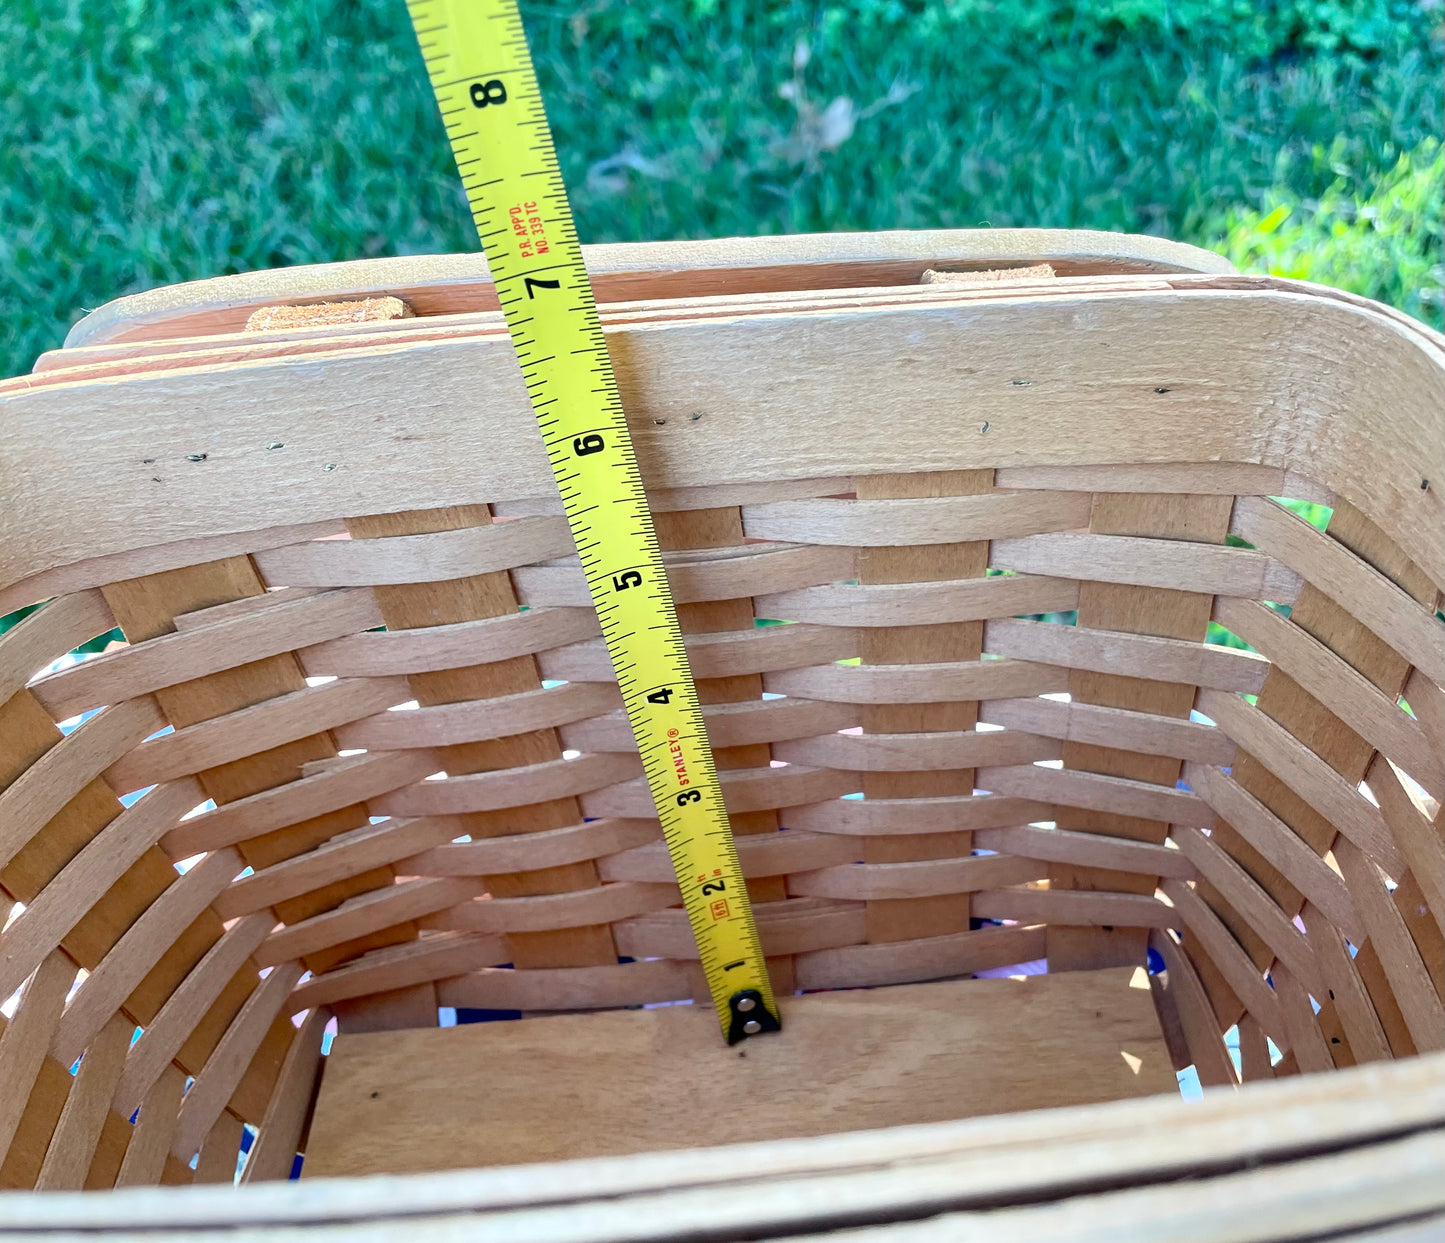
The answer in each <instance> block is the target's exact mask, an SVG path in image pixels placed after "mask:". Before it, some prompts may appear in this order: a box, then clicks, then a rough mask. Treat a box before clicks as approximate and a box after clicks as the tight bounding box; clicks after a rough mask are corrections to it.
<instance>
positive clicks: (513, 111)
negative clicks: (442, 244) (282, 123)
mask: <svg viewBox="0 0 1445 1243" xmlns="http://www.w3.org/2000/svg"><path fill="white" fill-rule="evenodd" d="M407 7H408V8H409V9H410V11H411V19H412V24H413V26H414V27H415V28H416V34H417V40H418V41H419V42H420V44H421V51H422V56H423V58H424V59H425V61H426V66H427V73H428V74H429V75H430V77H431V83H432V89H433V90H434V91H435V92H436V97H437V103H438V104H439V105H440V107H441V113H442V120H443V121H444V122H445V123H446V129H447V135H448V137H449V138H450V139H451V144H452V150H453V152H455V153H456V157H457V168H458V170H459V171H460V172H461V175H462V184H463V186H464V187H465V188H466V192H467V201H468V203H470V204H471V208H472V219H473V220H474V221H475V222H476V226H477V233H478V235H479V236H480V237H481V240H482V247H483V249H484V250H485V251H486V255H487V263H488V265H489V266H490V267H491V270H492V279H493V281H494V282H495V283H496V288H497V297H498V299H499V300H500V302H501V304H502V312H503V314H504V315H505V316H506V320H507V329H508V331H509V332H510V333H511V336H512V343H513V345H514V346H515V348H516V351H517V359H518V361H519V362H520V363H521V365H522V374H523V376H524V377H525V378H526V382H527V391H528V392H529V393H530V394H531V398H532V406H533V408H534V409H535V410H536V412H537V422H538V424H539V425H540V426H541V429H542V439H543V441H544V442H545V443H546V446H547V454H548V456H549V457H550V459H551V462H552V471H553V474H554V475H555V476H556V479H557V488H558V490H559V491H560V492H561V494H562V505H563V508H564V509H565V510H566V512H567V521H568V523H569V524H570V525H571V528H572V537H573V539H574V540H575V541H576V544H577V552H578V555H579V556H580V557H581V559H582V568H583V570H584V571H585V573H586V575H587V585H588V587H589V588H590V590H591V592H592V600H593V603H594V604H595V605H596V608H597V616H598V618H599V619H600V621H601V623H602V634H603V637H604V638H605V640H606V642H607V651H608V653H609V654H610V655H611V657H612V664H613V668H614V669H615V670H616V671H617V682H618V685H619V686H620V687H621V689H622V701H623V704H624V706H625V707H626V709H627V718H628V720H629V721H630V722H631V724H632V732H633V734H634V735H635V736H636V738H637V746H638V749H639V751H640V752H641V754H642V764H643V769H644V771H645V772H646V774H647V784H648V786H649V787H650V788H651V790H652V798H653V802H654V803H656V805H657V814H658V817H659V818H660V819H661V821H662V831H663V836H664V837H665V838H666V840H667V848H668V851H669V852H670V853H671V855H672V863H673V867H674V868H675V869H676V871H677V879H678V883H679V885H680V886H681V887H682V898H683V904H684V905H685V906H686V907H687V914H688V919H689V920H690V921H691V922H692V930H693V935H694V936H695V937H696V938H697V948H698V953H699V955H700V957H701V960H702V968H703V972H704V974H705V975H706V976H707V982H708V987H709V989H710V990H711V992H712V999H713V1005H714V1006H715V1007H716V1008H717V1012H718V1018H719V1019H720V1021H721V1022H722V1028H723V1034H724V1036H726V1037H727V1040H728V1043H729V1044H732V1043H735V1042H736V1041H738V1040H741V1039H743V1037H745V1036H751V1035H755V1034H757V1033H758V1032H763V1031H777V1030H778V1029H779V1026H780V1023H779V1018H778V1010H777V1004H776V1002H775V1001H774V999H773V991H772V986H771V985H770V983H769V982H768V973H767V967H766V964H765V963H764V961H763V953H762V947H761V945H760V943H759V941H758V931H757V926H756V924H755V923H754V922H753V913H752V907H751V906H750V904H749V902H748V894H747V889H746V887H745V886H744V884H743V874H742V868H741V867H740V866H739V864H738V856H737V848H736V847H735V846H734V844H733V837H732V830H731V829H730V828H729V827H728V819H727V812H726V810H725V809H724V807H723V798H722V790H721V789H720V788H719V785H718V777H717V769H716V767H715V765H714V764H713V756H712V749H711V748H710V747H709V746H708V741H707V733H706V731H705V729H704V727H703V719H702V707H701V705H700V704H699V703H698V698H697V688H696V687H695V686H694V685H693V681H692V674H691V672H690V671H689V669H688V665H687V654H686V652H685V651H684V649H683V643H682V631H681V629H680V628H679V626H678V623H677V612H676V610H675V609H674V608H673V603H672V595H671V593H670V592H669V590H668V586H667V578H666V575H665V574H664V572H663V568H662V553H661V550H660V549H659V548H658V544H657V535H656V533H655V532H654V530H653V526H652V515H651V513H650V512H649V510H648V507H647V497H646V496H645V495H644V493H643V489H642V477H641V475H640V474H639V472H638V469H637V459H636V456H635V455H634V453H633V450H632V440H631V437H630V436H629V435H628V432H627V422H626V419H625V418H624V416H623V412H622V403H621V400H620V399H619V397H618V395H617V384H616V381H615V380H614V379H613V376H612V364H611V361H610V360H609V359H608V356H607V345H606V343H605V342H604V341H603V339H602V326H601V323H600V322H599V320H598V318H597V307H596V305H595V304H594V303H593V300H592V286H591V284H590V283H589V282H588V279H587V269H586V267H585V266H584V265H583V262H582V248H581V246H580V245H579V244H578V242H577V231H576V229H575V228H574V227H573V224H572V211H571V208H570V207H569V206H568V205H567V188H566V186H565V185H564V184H563V182H562V173H561V170H560V169H559V168H558V166H557V155H556V152H555V150H554V149H553V147H552V134H551V130H550V129H549V128H548V126H547V115H546V112H545V110H544V108H543V106H542V94H541V91H540V90H539V89H538V86H537V75H536V73H535V72H534V70H533V68H532V58H531V55H530V53H529V52H528V50H527V37H526V33H525V31H524V30H523V28H522V19H521V16H520V14H519V13H518V12H517V5H516V0H410V2H409V4H408V6H407Z"/></svg>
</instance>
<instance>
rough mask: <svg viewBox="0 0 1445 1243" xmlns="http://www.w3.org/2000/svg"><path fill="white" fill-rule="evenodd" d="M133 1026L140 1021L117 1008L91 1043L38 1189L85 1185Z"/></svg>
mask: <svg viewBox="0 0 1445 1243" xmlns="http://www.w3.org/2000/svg"><path fill="white" fill-rule="evenodd" d="M134 1032H135V1024H134V1023H132V1022H131V1021H130V1020H129V1019H127V1018H125V1017H124V1016H123V1015H119V1014H118V1015H116V1016H115V1017H114V1018H113V1019H111V1020H110V1022H109V1023H107V1024H106V1025H105V1027H104V1028H103V1029H102V1030H101V1032H100V1035H98V1036H97V1037H96V1038H95V1040H94V1041H93V1042H92V1043H91V1045H90V1047H89V1048H88V1049H86V1051H85V1056H84V1057H83V1058H81V1059H80V1070H79V1071H78V1072H77V1073H76V1076H75V1083H74V1085H73V1086H72V1087H71V1089H70V1095H69V1096H68V1097H67V1098H66V1101H65V1108H64V1109H63V1110H62V1111H61V1114H60V1121H59V1122H58V1123H56V1126H55V1134H54V1135H53V1136H52V1137H51V1140H50V1147H49V1148H48V1149H47V1150H46V1152H45V1163H44V1164H43V1165H42V1166H41V1167H40V1176H39V1178H37V1179H36V1181H35V1188H36V1190H37V1191H67V1190H79V1189H80V1188H81V1187H83V1186H84V1185H85V1176H86V1173H87V1171H88V1170H89V1169H90V1162H91V1159H92V1158H93V1157H94V1156H95V1150H96V1146H97V1145H98V1144H99V1143H100V1136H101V1128H102V1127H103V1126H104V1125H105V1121H106V1118H107V1115H108V1114H109V1113H110V1098H111V1094H112V1093H113V1092H114V1091H115V1085H116V1081H117V1080H118V1079H119V1078H120V1072H121V1067H122V1065H124V1062H125V1051H126V1049H127V1048H128V1047H129V1045H130V1038H131V1036H132V1034H133V1033H134Z"/></svg>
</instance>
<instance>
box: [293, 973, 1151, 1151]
mask: <svg viewBox="0 0 1445 1243" xmlns="http://www.w3.org/2000/svg"><path fill="white" fill-rule="evenodd" d="M785 1005H786V1009H785V1012H784V1025H785V1026H784V1030H783V1032H782V1033H780V1034H779V1035H776V1036H772V1035H770V1036H767V1037H765V1038H759V1039H755V1040H750V1041H746V1042H744V1043H743V1044H741V1045H738V1046H736V1047H733V1048H728V1047H727V1046H726V1045H724V1044H723V1043H722V1041H721V1039H720V1038H719V1035H718V1031H717V1020H716V1017H715V1016H714V1014H713V1012H712V1009H711V1007H709V1006H702V1005H680V1006H662V1007H658V1008H656V1009H648V1010H615V1011H606V1012H599V1013H593V1014H569V1015H558V1016H552V1017H546V1018H535V1019H522V1020H520V1021H516V1022H498V1023H478V1024H469V1025H466V1026H461V1027H453V1028H436V1029H431V1030H407V1031H392V1032H374V1033H365V1034H358V1035H342V1036H338V1037H337V1039H336V1041H335V1043H334V1044H333V1046H332V1049H331V1054H330V1056H329V1057H328V1058H327V1059H326V1071H325V1075H324V1077H323V1079H322V1082H321V1087H320V1093H319V1096H318V1099H317V1104H316V1113H315V1117H314V1119H313V1122H312V1126H311V1137H310V1140H309V1142H308V1144H307V1152H306V1161H305V1166H304V1172H305V1174H306V1175H307V1176H318V1175H353V1174H382V1173H409V1172H420V1171H426V1170H443V1169H464V1168H473V1167H478V1166H488V1165H507V1164H516V1163H522V1162H533V1161H555V1160H562V1159H567V1158H573V1157H600V1156H618V1155H624V1154H630V1153H638V1152H649V1151H657V1150H662V1149H671V1148H692V1147H705V1146H708V1145H713V1144H726V1143H736V1142H742V1141H749V1140H765V1139H784V1138H796V1137H801V1136H808V1135H825V1134H831V1133H834V1132H840V1131H857V1130H869V1129H873V1128H877V1127H887V1126H899V1125H904V1124H908V1123H917V1122H940V1121H946V1120H950V1119H956V1118H967V1117H975V1116H979V1115H986V1114H996V1113H1012V1112H1016V1111H1020V1110H1027V1109H1039V1108H1045V1107H1049V1106H1056V1105H1083V1104H1095V1103H1098V1102H1101V1101H1111V1100H1119V1099H1123V1098H1125V1097H1133V1096H1147V1095H1150V1094H1153V1093H1163V1092H1174V1091H1176V1090H1177V1089H1176V1082H1175V1076H1174V1071H1173V1068H1172V1066H1171V1064H1170V1058H1169V1053H1168V1050H1167V1049H1166V1047H1165V1044H1164V1038H1163V1036H1162V1034H1161V1032H1160V1028H1159V1021H1158V1017H1157V1015H1156V1013H1155V1009H1154V1003H1153V1000H1152V998H1151V996H1150V992H1149V985H1148V980H1147V977H1146V976H1145V973H1144V971H1143V969H1142V968H1130V967H1121V968H1113V969H1109V970H1104V971H1080V972H1069V973H1067V974H1060V975H1040V976H1028V977H1021V978H1010V979H982V980H954V981H946V982H942V983H933V984H907V985H900V986H896V987H891V988H878V989H870V990H854V991H845V992H830V993H815V994H811V995H808V996H803V997H793V998H789V999H787V1000H786V1003H785Z"/></svg>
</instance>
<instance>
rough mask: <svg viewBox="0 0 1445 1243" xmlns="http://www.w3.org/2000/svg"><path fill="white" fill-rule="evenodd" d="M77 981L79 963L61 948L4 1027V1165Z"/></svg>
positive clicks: (0, 1149)
mask: <svg viewBox="0 0 1445 1243" xmlns="http://www.w3.org/2000/svg"><path fill="white" fill-rule="evenodd" d="M74 982H75V964H74V963H73V962H71V961H70V959H69V958H68V957H66V955H65V954H63V953H61V952H60V951H58V950H57V951H56V952H55V953H53V954H51V955H50V956H49V957H48V958H46V960H45V961H44V962H43V963H41V964H40V966H38V967H37V968H36V969H35V971H34V973H33V974H32V975H31V977H30V979H29V980H28V981H27V982H26V984H25V989H24V991H23V992H22V993H21V994H20V1003H19V1006H18V1008H17V1009H16V1011H15V1017H14V1018H12V1019H10V1020H9V1021H8V1022H6V1021H5V1020H4V1019H0V1022H3V1023H5V1026H4V1027H3V1028H0V1083H3V1084H4V1085H5V1091H4V1092H0V1167H3V1166H4V1165H5V1158H6V1155H7V1154H8V1152H9V1151H10V1145H11V1142H12V1141H13V1140H14V1138H15V1135H16V1132H17V1131H18V1130H19V1128H20V1123H21V1120H22V1118H23V1117H24V1114H25V1107H26V1103H27V1102H28V1101H29V1100H30V1093H31V1090H32V1088H33V1087H34V1085H35V1081H36V1076H37V1075H39V1073H40V1068H41V1064H42V1063H43V1062H44V1061H45V1054H46V1052H47V1050H48V1049H49V1048H50V1041H51V1038H52V1037H53V1036H54V1034H55V1028H56V1027H57V1025H58V1024H59V1023H60V1015H61V1011H62V1010H63V1009H64V1007H65V995H66V993H67V992H68V991H69V990H70V986H71V984H73V983H74Z"/></svg>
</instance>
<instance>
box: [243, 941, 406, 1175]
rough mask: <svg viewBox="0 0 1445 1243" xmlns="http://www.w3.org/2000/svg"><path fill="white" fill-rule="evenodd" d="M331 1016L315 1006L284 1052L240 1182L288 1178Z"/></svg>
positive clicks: (306, 1120)
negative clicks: (322, 1042)
mask: <svg viewBox="0 0 1445 1243" xmlns="http://www.w3.org/2000/svg"><path fill="white" fill-rule="evenodd" d="M383 952H384V951H383ZM330 1019H331V1012H330V1011H329V1010H326V1009H325V1008H323V1007H318V1008H316V1009H314V1010H312V1011H311V1013H310V1014H308V1015H307V1016H306V1018H305V1019H304V1020H303V1021H302V1024H301V1027H300V1029H299V1030H298V1031H297V1033H296V1037H295V1039H294V1040H293V1041H292V1042H291V1047H290V1048H289V1049H288V1050H287V1051H286V1061H285V1063H284V1064H283V1065H282V1067H281V1073H280V1075H279V1076H277V1079H276V1087H275V1088H274V1089H273V1091H272V1093H271V1100H270V1102H269V1103H268V1104H267V1106H266V1115H265V1117H264V1118H262V1120H261V1125H260V1130H259V1132H258V1134H257V1136H256V1139H255V1140H254V1142H253V1143H252V1145H251V1152H250V1154H249V1156H248V1157H247V1158H246V1168H245V1170H244V1171H243V1172H242V1174H241V1181H242V1182H244V1183H253V1182H263V1181H267V1180H272V1179H282V1178H290V1177H291V1166H292V1164H293V1163H294V1162H295V1159H296V1153H297V1151H298V1150H299V1149H300V1147H301V1144H302V1139H303V1136H304V1133H305V1130H306V1128H307V1125H308V1124H309V1122H310V1119H311V1107H312V1104H313V1101H314V1098H315V1093H316V1083H317V1080H318V1079H319V1078H320V1075H321V1039H322V1036H323V1035H324V1034H325V1032H326V1024H327V1023H328V1022H329V1021H330Z"/></svg>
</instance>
